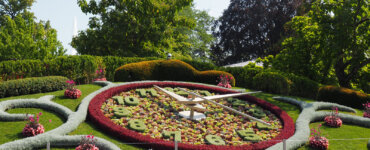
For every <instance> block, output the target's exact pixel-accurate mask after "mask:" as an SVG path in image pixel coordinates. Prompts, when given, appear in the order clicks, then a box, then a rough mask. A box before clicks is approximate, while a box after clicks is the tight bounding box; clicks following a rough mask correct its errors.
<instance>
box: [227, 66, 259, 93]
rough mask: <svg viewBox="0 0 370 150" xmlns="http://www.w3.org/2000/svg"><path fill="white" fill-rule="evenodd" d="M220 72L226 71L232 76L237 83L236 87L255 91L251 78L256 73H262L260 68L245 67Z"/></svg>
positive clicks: (230, 68)
mask: <svg viewBox="0 0 370 150" xmlns="http://www.w3.org/2000/svg"><path fill="white" fill-rule="evenodd" d="M221 70H223V71H226V72H229V73H231V74H232V75H234V77H235V78H236V79H235V80H237V81H238V82H237V83H236V86H238V87H243V88H249V89H255V88H254V86H253V77H254V76H256V75H257V74H258V73H260V72H262V71H263V70H262V68H246V67H227V68H222V69H221Z"/></svg>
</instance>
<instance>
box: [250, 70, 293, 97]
mask: <svg viewBox="0 0 370 150" xmlns="http://www.w3.org/2000/svg"><path fill="white" fill-rule="evenodd" d="M291 84H292V83H291V81H290V80H289V79H288V78H286V77H285V76H283V75H282V74H280V73H277V72H261V73H259V74H257V75H256V76H255V77H253V86H254V87H255V88H256V89H257V90H262V91H264V92H269V93H274V94H284V95H288V94H289V92H290V86H291Z"/></svg>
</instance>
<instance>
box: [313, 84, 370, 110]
mask: <svg viewBox="0 0 370 150" xmlns="http://www.w3.org/2000/svg"><path fill="white" fill-rule="evenodd" d="M317 99H318V100H319V101H326V102H333V103H338V104H342V105H346V106H350V107H354V108H358V109H363V106H362V104H364V103H366V102H367V101H370V96H369V95H368V94H365V93H362V92H359V91H355V90H351V89H347V88H342V87H337V86H331V85H328V86H323V87H321V88H320V89H319V92H318V94H317Z"/></svg>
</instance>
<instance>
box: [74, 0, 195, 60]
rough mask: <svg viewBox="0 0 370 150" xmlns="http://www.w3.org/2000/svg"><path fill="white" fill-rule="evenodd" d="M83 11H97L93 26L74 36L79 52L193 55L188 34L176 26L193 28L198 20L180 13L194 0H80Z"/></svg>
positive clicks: (140, 55) (120, 54) (109, 54)
mask: <svg viewBox="0 0 370 150" xmlns="http://www.w3.org/2000/svg"><path fill="white" fill-rule="evenodd" d="M77 2H78V5H79V6H80V7H81V10H82V12H84V13H86V14H87V13H90V14H92V15H96V16H94V17H91V18H90V21H89V28H88V29H87V30H86V31H82V32H80V33H79V35H78V36H77V37H74V38H73V40H72V43H71V45H72V46H73V47H74V48H76V50H77V52H78V53H79V54H89V55H98V56H126V57H147V56H155V57H162V58H164V57H165V55H166V53H168V52H170V53H172V54H173V55H174V56H180V55H184V56H189V54H188V48H189V47H190V43H188V42H187V41H186V40H187V36H186V35H183V34H182V33H179V32H175V28H177V27H184V28H190V29H191V28H193V27H194V26H195V23H194V21H193V20H190V19H188V18H186V17H182V16H178V15H177V13H178V11H180V10H181V9H182V8H184V7H186V6H188V5H190V4H191V2H192V0H176V1H173V0H143V1H137V0H125V1H119V2H117V1H113V0H104V1H96V0H90V1H89V2H88V1H87V0H78V1H77Z"/></svg>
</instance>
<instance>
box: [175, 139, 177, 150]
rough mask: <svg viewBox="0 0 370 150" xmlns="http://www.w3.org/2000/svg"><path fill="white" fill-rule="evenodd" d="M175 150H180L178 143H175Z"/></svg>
mask: <svg viewBox="0 0 370 150" xmlns="http://www.w3.org/2000/svg"><path fill="white" fill-rule="evenodd" d="M175 150H178V143H177V141H175Z"/></svg>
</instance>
